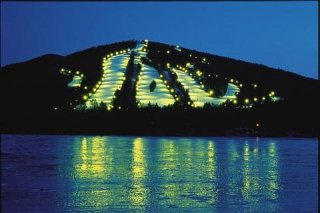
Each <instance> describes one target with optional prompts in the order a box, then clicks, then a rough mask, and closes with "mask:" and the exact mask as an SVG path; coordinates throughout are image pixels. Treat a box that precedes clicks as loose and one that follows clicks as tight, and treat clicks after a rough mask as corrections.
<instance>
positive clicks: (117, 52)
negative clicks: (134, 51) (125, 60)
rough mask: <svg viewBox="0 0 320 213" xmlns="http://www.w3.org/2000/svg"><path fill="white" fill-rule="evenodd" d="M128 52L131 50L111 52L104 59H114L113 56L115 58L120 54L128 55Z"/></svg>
mask: <svg viewBox="0 0 320 213" xmlns="http://www.w3.org/2000/svg"><path fill="white" fill-rule="evenodd" d="M130 51H131V49H129V48H128V49H124V50H120V51H115V52H111V53H109V54H107V57H106V58H110V57H114V56H117V55H120V54H125V53H129V52H130ZM104 59H105V58H104Z"/></svg>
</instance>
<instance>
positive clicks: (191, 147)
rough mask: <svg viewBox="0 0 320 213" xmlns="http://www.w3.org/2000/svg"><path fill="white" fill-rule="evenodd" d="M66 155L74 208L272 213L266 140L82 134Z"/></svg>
mask: <svg viewBox="0 0 320 213" xmlns="http://www.w3.org/2000/svg"><path fill="white" fill-rule="evenodd" d="M73 156H74V160H73V164H74V165H73V168H74V182H71V184H74V188H75V190H74V192H73V193H72V196H71V198H70V200H69V201H68V202H69V203H68V206H69V207H70V208H71V207H72V210H74V211H76V210H77V209H85V210H86V211H90V212H91V211H105V210H115V211H116V210H124V209H126V210H137V211H148V210H150V209H151V210H154V211H162V210H163V208H168V207H170V208H179V209H181V210H188V209H193V208H196V209H202V210H204V211H215V210H217V208H218V207H219V206H220V207H221V205H222V204H223V203H224V204H225V206H232V205H235V204H241V206H242V207H243V208H244V209H245V210H246V211H263V208H262V207H263V205H262V203H267V205H268V208H269V209H270V210H274V211H276V210H278V206H277V205H278V204H277V200H278V198H279V190H280V184H279V168H278V167H279V166H278V164H279V156H278V147H277V143H275V142H273V141H263V142H262V141H256V140H252V139H249V140H245V141H237V140H228V141H225V140H224V141H220V140H212V139H205V138H201V139H192V138H189V139H187V138H185V139H182V138H178V139H176V138H170V139H163V138H140V137H139V138H129V137H123V138H118V137H83V138H81V139H80V140H78V141H76V142H74V153H73ZM269 201H270V202H269ZM228 208H229V207H225V208H224V209H223V210H224V211H231V210H232V209H228ZM220 210H221V209H220Z"/></svg>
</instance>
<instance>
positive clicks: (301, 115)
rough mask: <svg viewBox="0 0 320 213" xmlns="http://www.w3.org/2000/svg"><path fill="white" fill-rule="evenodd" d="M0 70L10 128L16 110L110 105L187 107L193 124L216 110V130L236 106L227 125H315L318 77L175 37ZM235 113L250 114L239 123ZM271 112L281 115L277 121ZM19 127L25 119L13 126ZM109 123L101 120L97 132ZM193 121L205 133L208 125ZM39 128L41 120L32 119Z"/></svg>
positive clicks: (178, 111) (118, 109)
mask: <svg viewBox="0 0 320 213" xmlns="http://www.w3.org/2000/svg"><path fill="white" fill-rule="evenodd" d="M0 77H1V78H0V85H1V88H2V89H1V91H2V94H1V95H2V99H3V104H2V110H1V111H2V114H3V115H4V117H5V118H6V119H4V121H3V122H2V128H3V129H4V130H5V131H8V129H10V128H8V127H7V124H9V123H10V125H9V126H11V127H12V128H13V129H17V128H15V127H13V126H15V125H16V123H21V122H20V121H21V119H22V118H25V119H26V120H28V119H29V120H30V119H31V120H34V119H35V118H40V117H42V118H43V117H46V116H47V117H48V116H49V117H50V116H51V117H56V115H57V114H59V115H61V116H62V115H63V116H67V117H68V116H71V115H72V116H74V117H76V118H75V119H78V118H79V117H81V116H83V114H86V116H88V115H89V114H90V113H91V114H90V116H88V117H90V119H93V117H94V116H93V115H92V113H97V112H99V113H100V114H101V115H103V116H111V115H113V114H115V113H116V114H117V116H118V119H120V116H119V113H121V116H124V115H125V114H128V113H131V114H130V116H132V115H133V116H136V115H137V114H139V113H140V114H141V113H145V112H148V113H150V111H152V113H153V114H154V115H155V117H154V118H152V119H151V120H150V119H149V120H148V121H146V123H148V122H151V123H155V124H154V125H155V126H157V125H160V123H161V122H165V121H161V122H160V121H159V122H158V123H157V122H156V120H157V119H158V117H157V116H160V117H161V116H164V115H165V114H166V113H169V111H170V112H172V111H175V115H176V116H178V115H179V116H182V117H183V116H185V115H186V113H189V114H190V113H191V114H192V113H193V114H192V115H193V116H194V117H193V118H192V119H190V121H188V122H189V123H188V122H187V124H188V125H189V126H191V127H193V126H194V125H195V124H194V123H197V122H200V119H205V120H206V117H208V116H209V117H210V116H215V119H216V120H217V121H218V122H219V125H213V126H214V128H215V130H217V128H222V127H223V126H224V125H226V129H230V128H229V126H230V124H227V123H228V122H226V120H227V119H226V117H229V116H231V115H233V114H234V117H233V118H232V119H233V120H235V121H234V122H233V124H232V126H233V127H232V128H233V129H234V128H242V127H245V128H247V127H248V126H250V125H251V126H252V124H254V125H256V127H258V126H260V123H257V122H258V121H257V120H259V122H266V123H268V125H270V127H268V125H265V127H266V129H265V131H267V130H268V129H267V127H268V128H271V126H272V123H275V122H277V125H281V127H279V128H280V129H281V131H282V132H284V131H285V132H287V133H288V132H295V131H296V129H299V132H300V133H301V131H300V130H301V128H302V125H305V126H306V127H305V128H303V129H304V130H303V131H307V132H308V131H309V130H310V129H312V131H311V132H315V131H316V130H317V122H316V121H315V119H314V117H315V115H316V114H317V109H318V99H317V97H318V80H314V79H310V78H306V77H303V76H300V75H297V74H294V73H291V72H288V71H284V70H280V69H274V68H270V67H267V66H264V65H260V64H253V63H248V62H244V61H240V60H235V59H231V58H226V57H221V56H217V55H213V54H209V53H203V52H198V51H195V50H190V49H186V48H183V47H180V46H177V45H167V44H163V43H158V42H152V41H147V40H144V41H135V40H131V41H124V42H119V43H113V44H109V45H103V46H98V47H93V48H89V49H86V50H83V51H79V52H76V53H73V54H70V55H67V56H60V55H54V54H49V55H44V56H41V57H38V58H35V59H32V60H30V61H26V62H22V63H17V64H12V65H8V66H5V67H1V71H0ZM272 112H273V113H275V114H273V113H272ZM156 114H157V116H156ZM223 114H226V115H227V116H225V117H223V116H222V115H223ZM262 115H263V116H262ZM26 116H27V118H26ZM63 116H62V117H63ZM201 116H204V117H201ZM246 116H247V117H246ZM258 117H259V119H257V118H258ZM260 117H261V118H260ZM271 117H275V118H274V119H271ZM88 119H89V118H88ZM123 119H126V118H123ZM137 119H139V118H137ZM177 119H178V118H177ZM219 119H220V120H219ZM241 119H242V120H243V119H245V120H248V121H247V122H243V123H241V122H240V120H241ZM277 119H278V120H281V119H282V120H281V122H280V123H281V124H279V122H278V120H277ZM197 120H198V121H197ZM267 120H268V121H267ZM120 121H121V119H120ZM120 121H119V122H120ZM44 122H45V121H44ZM92 122H94V119H93V120H92ZM120 123H121V122H120ZM200 123H201V122H200ZM205 123H207V122H205ZM224 123H226V124H224ZM248 123H250V125H249V124H248ZM161 124H162V123H161ZM179 125H180V124H179V122H178V123H176V126H179ZM210 125H212V124H210ZM76 126H77V125H76ZM142 126H144V125H142ZM180 126H181V125H180ZM198 126H199V125H198ZM200 126H201V125H200ZM289 126H290V128H289ZM191 127H190V128H191ZM309 127H310V128H309ZM24 128H26V124H25V125H22V124H21V126H20V128H18V129H20V130H23V129H24ZM50 128H53V127H50ZM50 128H49V127H48V128H47V130H50ZM99 128H100V127H96V128H93V130H94V131H96V130H97V129H99ZM157 128H158V127H156V129H157ZM159 128H160V127H159ZM163 128H164V127H163V125H162V129H163ZM174 128H175V129H176V132H181V134H184V131H183V130H179V128H178V127H174ZM53 129H54V128H53ZM78 129H79V128H78ZM110 129H112V128H111V127H109V128H107V127H106V128H103V129H101V131H100V132H102V133H105V132H108V131H109V130H110ZM138 129H139V128H138ZM199 129H201V131H200V130H199V131H200V132H203V134H207V133H208V132H209V133H210V131H211V130H210V128H209V130H204V129H205V128H200V127H199ZM222 129H223V128H222ZM289 129H290V131H289ZM37 130H39V127H38V128H36V127H35V131H37ZM39 131H40V130H39ZM74 131H75V132H77V129H76V128H75V129H74ZM79 131H80V130H79ZM82 131H85V130H82ZM124 131H125V130H124ZM139 131H140V130H136V131H134V130H131V132H130V133H136V132H139ZM141 131H142V130H141ZM157 131H158V130H157ZM199 131H196V132H195V134H197V133H198V132H199ZM219 131H220V130H219ZM110 132H111V133H113V132H114V131H111V130H110ZM169 132H172V133H174V130H173V129H172V128H171V130H170V131H169ZM213 132H214V131H213ZM220 132H224V130H221V131H220ZM119 133H122V132H121V131H120V132H119ZM142 133H144V132H143V131H142ZM159 134H162V132H161V131H160V130H159ZM170 134H171V133H170ZM308 134H309V133H308Z"/></svg>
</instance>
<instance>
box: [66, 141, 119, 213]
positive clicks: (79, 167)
mask: <svg viewBox="0 0 320 213" xmlns="http://www.w3.org/2000/svg"><path fill="white" fill-rule="evenodd" d="M74 145H75V147H74V152H75V153H74V160H73V162H74V167H73V168H74V169H75V171H74V175H72V178H73V183H74V187H75V191H74V192H73V193H72V194H71V198H70V199H69V200H68V201H67V206H68V208H71V209H72V210H74V209H84V210H86V209H88V210H89V209H90V210H95V211H96V210H101V209H104V208H105V207H106V206H108V205H109V204H110V203H111V201H112V199H111V198H112V197H113V196H114V195H113V194H112V191H111V190H110V189H109V188H108V187H106V186H105V185H104V183H105V182H106V181H107V180H108V178H109V177H110V175H112V169H113V150H112V146H109V141H108V138H107V137H83V138H82V139H81V141H75V143H74Z"/></svg>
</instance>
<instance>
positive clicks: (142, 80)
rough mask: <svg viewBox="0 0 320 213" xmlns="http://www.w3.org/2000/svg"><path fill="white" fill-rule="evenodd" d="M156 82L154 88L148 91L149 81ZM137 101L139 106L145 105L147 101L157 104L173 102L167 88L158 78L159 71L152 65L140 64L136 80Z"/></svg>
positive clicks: (163, 104) (165, 104)
mask: <svg viewBox="0 0 320 213" xmlns="http://www.w3.org/2000/svg"><path fill="white" fill-rule="evenodd" d="M153 80H154V81H155V82H156V84H157V85H156V88H155V90H154V91H153V92H150V87H149V86H150V83H151V82H152V81H153ZM136 99H137V101H140V104H141V106H142V107H143V106H146V105H148V104H149V103H151V104H157V105H158V106H160V107H162V106H167V105H171V104H173V103H174V101H175V100H174V98H173V97H172V95H171V94H170V93H169V90H168V89H167V87H166V86H165V84H164V83H163V81H162V80H161V79H160V76H159V73H158V71H157V70H155V69H154V68H153V67H151V66H148V65H144V64H143V65H142V68H141V71H140V75H139V80H138V82H137V95H136Z"/></svg>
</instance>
